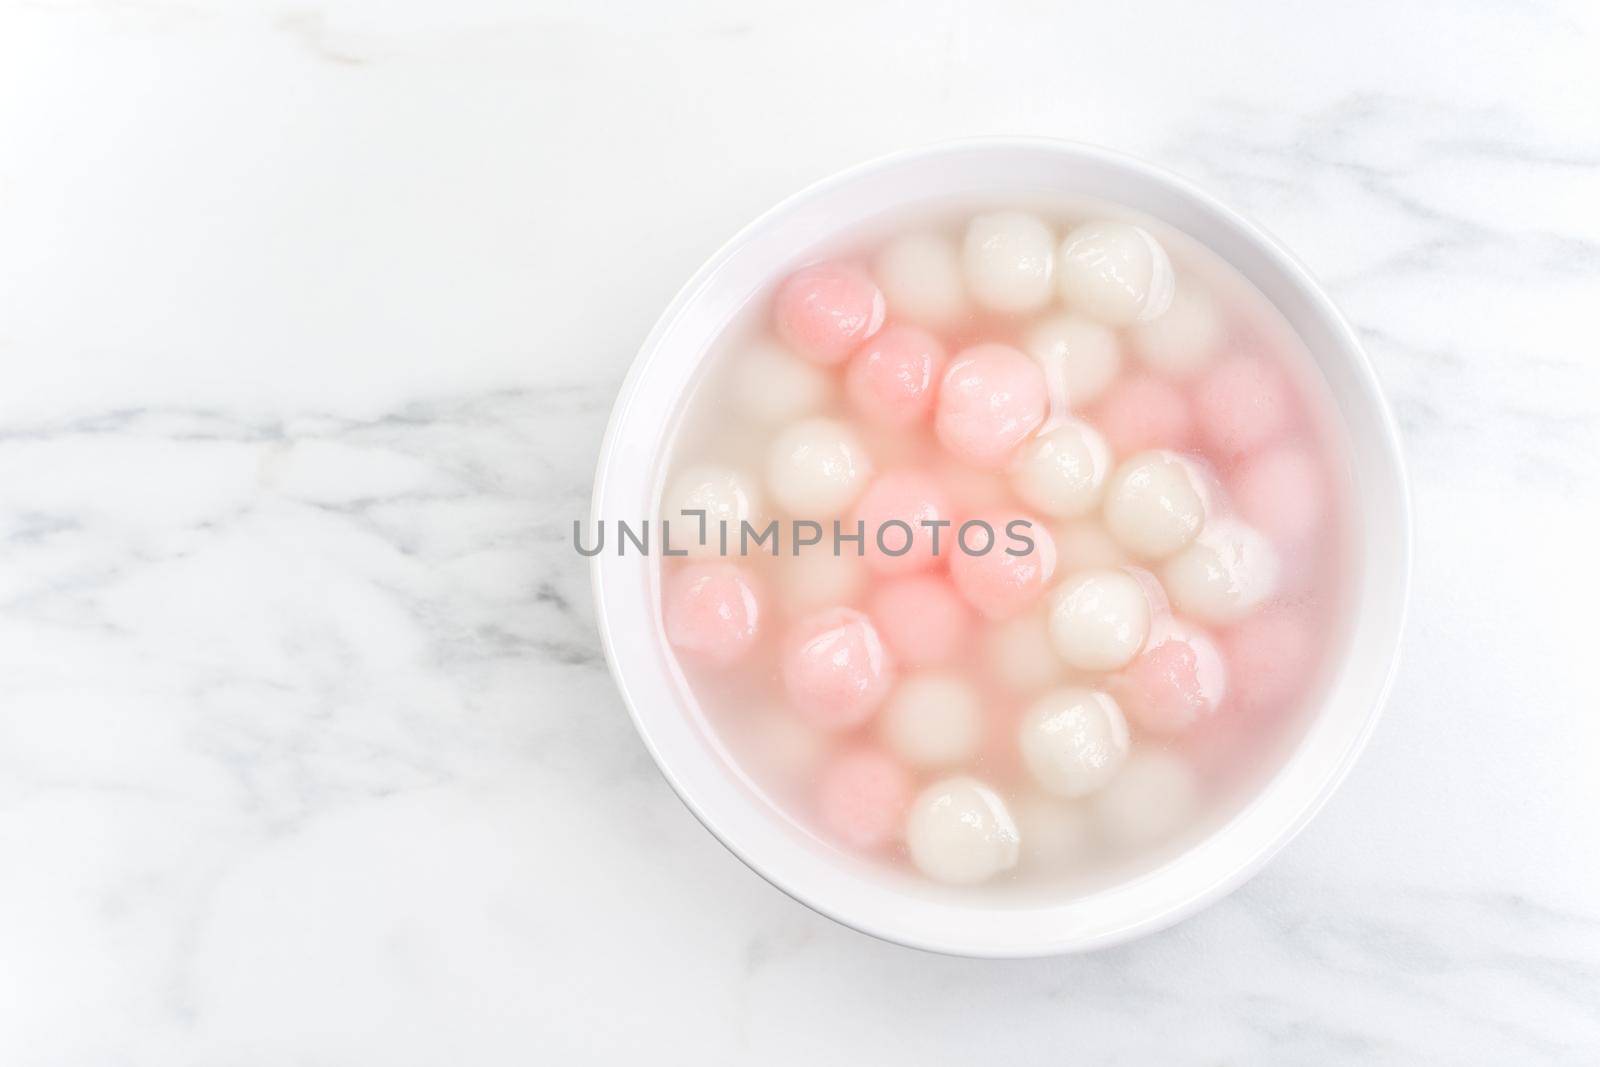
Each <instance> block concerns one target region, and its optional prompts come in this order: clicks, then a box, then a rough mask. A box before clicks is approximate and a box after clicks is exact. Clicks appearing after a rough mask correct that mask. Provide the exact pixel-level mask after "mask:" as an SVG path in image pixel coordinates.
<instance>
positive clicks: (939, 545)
mask: <svg viewBox="0 0 1600 1067" xmlns="http://www.w3.org/2000/svg"><path fill="white" fill-rule="evenodd" d="M631 444H636V445H637V447H639V448H641V449H643V448H645V447H648V445H649V443H648V442H639V443H631ZM659 476H660V480H659V485H658V489H659V492H660V497H659V501H660V503H659V515H657V516H654V517H653V518H655V519H656V520H657V521H660V520H668V521H670V522H671V524H672V525H671V530H670V538H668V539H667V541H668V542H669V543H670V544H664V543H663V536H662V534H661V532H660V531H656V533H655V536H654V538H653V539H652V540H651V541H650V544H651V549H652V550H653V551H652V555H654V556H655V557H657V558H655V559H652V560H651V565H652V566H654V567H657V568H658V574H659V580H658V581H657V583H656V586H655V588H657V589H658V590H659V601H660V624H661V636H662V639H663V644H662V647H663V649H664V650H665V652H666V653H667V654H669V655H670V656H671V657H673V658H674V659H675V661H676V663H677V665H678V667H679V668H680V674H681V677H682V679H683V681H684V683H685V685H686V687H687V688H686V690H685V692H683V693H682V694H679V696H680V698H681V702H682V703H683V705H684V707H685V709H686V714H693V715H694V716H695V719H694V721H696V722H697V723H699V724H701V725H702V726H703V728H704V729H706V730H707V731H709V732H711V733H712V734H714V735H715V741H716V744H714V745H712V746H710V749H711V750H714V751H716V752H718V753H720V754H721V755H723V756H725V758H726V759H727V760H728V761H730V762H731V763H732V764H734V765H735V766H736V767H737V770H738V772H739V774H740V776H741V778H742V780H744V781H746V782H748V783H750V784H751V785H753V786H754V787H755V789H756V790H757V791H758V792H759V793H760V795H761V796H762V797H763V798H764V803H766V804H767V805H768V806H769V807H770V809H771V813H772V815H773V817H774V818H785V819H787V820H789V821H790V822H791V823H794V824H798V825H799V826H802V827H803V828H805V829H806V830H807V831H808V832H810V833H811V834H813V835H814V836H815V837H816V838H817V839H819V840H820V841H822V842H825V843H826V844H827V846H829V847H830V848H832V849H834V850H836V852H837V853H838V854H839V855H841V857H842V856H851V857H855V859H856V861H857V869H858V870H859V869H861V865H865V867H866V869H867V870H868V871H872V870H879V871H882V872H883V873H884V876H885V877H891V876H892V877H895V878H898V879H900V882H899V883H898V884H901V885H906V884H908V883H914V884H916V885H918V886H920V887H921V888H920V889H919V890H918V891H919V892H927V893H932V894H944V895H952V894H954V895H958V896H959V895H961V894H979V895H986V896H989V897H993V898H994V899H1004V898H1010V899H1015V900H1017V901H1040V900H1043V901H1045V902H1064V901H1072V900H1075V899H1078V898H1080V897H1082V896H1084V895H1086V894H1090V893H1093V892H1096V891H1097V890H1099V889H1102V888H1105V887H1107V886H1109V885H1112V884H1115V883H1119V882H1123V881H1126V880H1127V879H1129V878H1131V877H1136V876H1138V875H1139V874H1141V873H1144V872H1148V871H1150V870H1153V869H1155V867H1156V866H1157V865H1159V864H1160V863H1162V862H1164V861H1165V859H1166V858H1170V857H1171V856H1172V855H1174V854H1175V851H1176V850H1178V849H1181V848H1184V847H1187V846H1188V845H1190V844H1193V843H1194V842H1196V841H1198V840H1200V839H1201V838H1202V837H1204V836H1205V835H1207V834H1208V833H1210V832H1211V831H1212V830H1213V829H1215V828H1217V827H1219V826H1221V825H1223V824H1225V823H1226V822H1228V821H1229V820H1230V819H1232V818H1233V817H1234V816H1235V815H1236V814H1237V813H1238V812H1239V811H1240V810H1241V809H1242V807H1243V805H1245V804H1247V803H1249V802H1250V800H1251V799H1252V798H1253V797H1254V796H1255V795H1256V792H1257V790H1258V789H1259V787H1260V786H1261V785H1262V784H1264V783H1265V782H1267V781H1269V780H1270V779H1271V778H1272V776H1273V775H1274V774H1276V773H1277V771H1278V770H1279V769H1280V768H1281V767H1282V766H1283V765H1284V762H1285V761H1286V760H1287V759H1288V758H1289V756H1290V755H1291V754H1292V753H1293V752H1294V750H1295V746H1296V744H1297V742H1298V740H1299V738H1300V737H1301V736H1303V733H1304V730H1305V728H1306V725H1307V723H1308V722H1309V720H1310V716H1311V713H1312V711H1313V710H1314V709H1315V708H1316V706H1317V705H1318V702H1319V701H1320V700H1321V699H1322V696H1323V693H1324V689H1323V686H1325V684H1326V681H1325V679H1327V678H1329V677H1332V676H1333V673H1334V672H1333V671H1331V670H1330V669H1329V667H1330V664H1331V663H1332V662H1333V657H1335V656H1336V655H1337V654H1338V651H1339V641H1340V640H1341V636H1340V635H1341V634H1343V633H1344V631H1345V630H1346V628H1347V620H1345V619H1344V617H1343V615H1342V612H1343V611H1344V605H1345V603H1346V600H1345V597H1344V593H1345V591H1346V590H1348V589H1349V588H1351V587H1352V585H1353V583H1354V582H1355V578H1356V571H1355V561H1354V560H1353V559H1352V558H1351V554H1350V553H1349V551H1348V548H1347V544H1348V535H1347V532H1346V531H1347V529H1348V525H1349V515H1350V499H1351V495H1350V481H1349V476H1348V454H1347V451H1346V447H1345V444H1344V440H1343V438H1342V437H1341V436H1340V430H1339V429H1338V420H1337V419H1336V418H1335V417H1334V415H1333V409H1332V407H1331V403H1330V401H1329V399H1328V392H1327V388H1326V385H1325V384H1324V383H1323V382H1322V380H1321V379H1320V378H1319V376H1318V373H1317V371H1316V369H1315V365H1314V364H1313V363H1312V361H1311V359H1310V357H1309V354H1308V353H1307V352H1306V351H1305V348H1304V346H1303V344H1302V343H1301V342H1300V341H1299V340H1298V339H1297V338H1296V337H1295V336H1294V335H1293V333H1292V332H1291V331H1289V329H1288V328H1287V326H1285V325H1284V323H1283V321H1282V319H1281V316H1279V315H1278V314H1277V312H1276V310H1275V309H1274V308H1273V307H1272V306H1271V304H1270V303H1269V302H1268V301H1267V300H1266V299H1265V298H1264V297H1263V296H1262V295H1261V294H1260V293H1259V292H1257V291H1256V290H1255V289H1254V288H1252V287H1251V286H1250V284H1249V283H1248V282H1247V281H1246V280H1245V279H1243V278H1242V277H1241V276H1240V275H1239V274H1238V273H1237V272H1235V271H1234V270H1233V269H1232V268H1231V267H1229V266H1228V265H1227V264H1226V263H1224V262H1223V261H1221V260H1220V259H1219V258H1218V257H1216V256H1215V255H1214V254H1212V253H1211V252H1209V251H1208V250H1206V249H1205V248H1202V247H1200V246H1198V245H1197V244H1195V243H1194V242H1193V241H1192V240H1191V239H1189V238H1187V237H1186V236H1184V235H1183V234H1181V233H1178V232H1176V231H1174V230H1173V229H1171V228H1170V227H1167V226H1165V225H1164V224H1162V223H1161V222H1160V221H1159V220H1156V219H1150V218H1142V217H1138V216H1136V215H1133V214H1131V213H1129V212H1128V211H1126V210H1125V209H1123V208H1121V207H1120V206H1118V205H1115V204H1106V203H1097V202H1088V201H1077V200H1072V199H1068V198H1057V199H1054V200H1052V199H1051V198H1048V197H1036V198H1033V199H1030V200H1029V201H1027V202H1003V201H994V202H987V203H976V202H975V203H968V204H960V205H958V204H954V203H946V204H929V205H924V206H922V207H920V208H917V209H916V210H909V211H907V212H905V213H903V214H896V215H895V216H893V217H892V218H888V217H886V218H884V219H881V220H875V221H871V222H868V223H866V224H863V225H862V226H861V227H860V228H859V229H856V230H853V231H849V232H846V233H843V234H840V235H837V236H836V237H834V238H833V239H830V240H829V241H827V242H824V243H820V244H818V245H816V246H815V247H796V248H794V249H793V254H792V257H791V258H790V266H789V267H788V269H786V270H785V271H783V272H781V274H780V275H779V276H776V277H773V278H771V279H769V281H768V284H767V285H766V287H765V288H764V289H762V290H761V291H759V292H758V293H757V295H756V296H755V297H754V298H753V299H752V300H751V301H750V302H749V304H748V306H746V307H745V308H744V309H743V310H742V311H740V312H738V313H737V314H736V315H734V316H733V318H732V319H731V320H730V321H729V322H728V324H727V325H726V326H725V328H724V332H723V334H722V336H721V338H720V339H719V340H717V341H716V342H715V343H714V344H713V345H712V346H711V349H710V350H709V351H708V352H707V354H706V357H705V361H704V365H703V367H702V368H701V371H700V374H699V376H698V378H697V379H696V384H695V386H694V387H693V389H692V390H691V392H690V394H689V396H688V398H687V400H686V401H685V402H684V407H683V410H682V411H681V413H680V417H679V419H678V422H677V424H676V430H675V434H674V437H673V438H672V440H671V441H670V443H669V445H668V449H667V452H666V454H665V455H664V457H663V460H662V464H661V468H660V470H659ZM702 516H703V521H704V522H705V524H706V533H707V537H706V538H705V539H704V540H703V541H702V540H701V539H700V538H698V537H697V536H694V535H697V534H698V533H699V525H700V521H701V517H702ZM619 518H620V517H619ZM626 518H627V519H628V520H630V522H629V525H630V533H629V537H630V538H633V539H635V540H638V541H642V540H644V536H643V530H642V528H641V524H640V521H639V520H640V519H642V518H643V517H642V516H627V517H626ZM1018 524H1020V525H1018ZM724 530H726V531H727V536H726V538H724V537H723V536H722V532H723V531H724ZM600 532H601V533H604V532H605V531H604V530H603V529H602V530H601V531H600ZM616 536H617V535H616V534H615V533H613V535H612V536H611V538H610V539H609V540H602V542H601V544H600V545H599V547H598V548H596V549H587V548H586V549H585V551H587V552H592V551H604V552H606V553H615V552H625V551H632V549H633V544H634V541H633V540H625V541H623V542H622V543H619V542H618V541H617V539H616ZM620 651H621V652H622V653H623V654H637V653H638V651H639V650H620ZM663 699H670V697H669V695H666V694H663Z"/></svg>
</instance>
